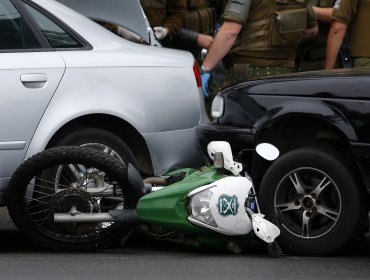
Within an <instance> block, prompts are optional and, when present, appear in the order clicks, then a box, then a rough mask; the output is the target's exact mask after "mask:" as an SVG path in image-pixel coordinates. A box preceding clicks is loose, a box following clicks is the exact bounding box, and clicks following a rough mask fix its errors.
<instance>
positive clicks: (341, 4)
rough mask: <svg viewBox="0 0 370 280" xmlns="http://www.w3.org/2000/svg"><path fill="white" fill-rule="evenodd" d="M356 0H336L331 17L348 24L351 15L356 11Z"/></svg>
mask: <svg viewBox="0 0 370 280" xmlns="http://www.w3.org/2000/svg"><path fill="white" fill-rule="evenodd" d="M358 2H359V1H358V0H337V1H336V2H335V4H334V9H333V14H332V16H331V19H332V20H334V21H338V22H341V23H343V24H345V25H347V26H348V25H350V23H351V21H352V19H353V17H354V16H355V15H356V13H357V7H358Z"/></svg>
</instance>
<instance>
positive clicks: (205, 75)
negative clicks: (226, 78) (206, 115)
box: [200, 70, 211, 98]
mask: <svg viewBox="0 0 370 280" xmlns="http://www.w3.org/2000/svg"><path fill="white" fill-rule="evenodd" d="M200 77H201V79H202V88H203V95H204V97H205V98H208V96H209V94H208V84H209V81H210V79H211V72H210V71H204V70H203V71H201V74H200Z"/></svg>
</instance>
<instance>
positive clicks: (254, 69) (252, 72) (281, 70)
mask: <svg viewBox="0 0 370 280" xmlns="http://www.w3.org/2000/svg"><path fill="white" fill-rule="evenodd" d="M225 71H226V73H225V74H224V75H223V77H222V79H223V81H222V82H221V81H217V83H216V82H215V81H213V82H211V85H210V92H209V97H208V100H207V102H206V109H207V113H208V116H210V115H211V112H210V111H211V105H212V100H213V98H214V97H215V96H216V95H217V93H218V92H219V91H220V89H221V88H223V87H226V86H229V85H232V84H235V83H239V82H243V81H248V80H253V79H258V78H262V77H268V76H273V75H280V74H288V73H293V72H295V70H294V68H288V67H274V66H273V67H269V66H253V65H250V64H245V63H235V64H234V66H233V67H230V68H229V69H227V70H225ZM213 78H214V75H213V74H212V79H213Z"/></svg>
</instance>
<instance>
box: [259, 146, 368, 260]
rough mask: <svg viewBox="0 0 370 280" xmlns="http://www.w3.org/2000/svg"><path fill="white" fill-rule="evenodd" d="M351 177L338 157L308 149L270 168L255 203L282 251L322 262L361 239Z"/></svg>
mask: <svg viewBox="0 0 370 280" xmlns="http://www.w3.org/2000/svg"><path fill="white" fill-rule="evenodd" d="M355 174H356V173H355V171H354V168H353V167H352V166H351V165H350V164H349V162H348V160H347V161H345V160H344V158H343V157H342V156H341V155H340V154H338V153H336V152H334V151H330V150H328V149H320V148H314V147H306V148H299V149H296V150H293V151H290V152H288V153H286V154H284V155H282V156H281V157H280V158H278V159H277V160H276V161H275V162H274V163H273V164H272V165H271V166H270V168H269V169H268V170H267V172H266V174H265V176H264V177H263V180H262V182H261V186H260V189H259V202H260V206H261V211H262V213H264V214H266V216H275V217H277V218H278V220H279V222H280V230H281V234H280V236H279V237H278V241H279V243H280V244H281V246H282V247H283V249H284V251H286V252H289V253H293V254H296V255H305V256H325V255H329V254H332V253H334V252H338V251H341V250H343V249H344V248H345V247H348V245H349V244H352V243H353V241H355V240H356V239H357V238H358V237H359V236H360V235H361V230H362V228H363V225H364V222H365V220H366V214H367V212H366V208H365V207H364V205H365V203H364V201H363V198H362V197H365V196H363V195H362V192H361V188H360V184H359V182H358V180H356V178H357V177H358V176H356V175H355ZM358 239H359V238H358Z"/></svg>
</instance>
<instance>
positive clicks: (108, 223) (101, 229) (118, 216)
mask: <svg viewBox="0 0 370 280" xmlns="http://www.w3.org/2000/svg"><path fill="white" fill-rule="evenodd" d="M257 152H258V153H259V154H260V155H263V156H264V157H265V158H266V159H269V160H274V159H275V158H276V157H277V156H278V154H279V152H278V151H277V149H276V148H275V147H273V146H272V145H269V144H261V145H259V146H257ZM208 154H209V157H210V158H211V159H212V160H213V162H214V164H213V165H212V166H208V167H203V168H201V169H200V170H197V169H189V168H186V169H179V170H176V171H173V172H170V173H168V174H166V176H164V177H161V178H147V179H145V180H143V179H142V178H141V176H140V174H139V172H138V171H137V170H136V169H135V168H134V167H133V166H132V165H131V164H129V165H128V166H126V165H125V164H124V163H122V162H119V161H117V160H116V159H114V158H112V157H111V156H110V155H108V154H105V153H103V152H100V151H97V150H94V149H91V148H85V147H57V148H52V149H48V150H45V151H43V152H41V153H39V154H36V155H34V156H33V157H31V158H30V159H28V160H27V161H25V162H24V163H23V164H22V165H21V166H20V167H19V168H18V169H17V170H16V172H15V173H14V175H13V176H12V178H11V180H10V183H9V200H8V201H9V203H8V210H9V214H10V216H11V218H12V219H13V221H14V223H15V224H16V226H17V227H18V228H19V229H20V230H21V231H22V232H23V233H24V234H25V235H26V236H28V237H29V238H30V239H31V240H33V241H35V242H36V243H38V244H40V245H42V246H44V247H47V248H52V249H73V250H76V249H77V250H85V249H93V248H102V247H108V246H110V245H112V244H113V243H115V242H117V240H120V239H122V237H125V236H127V235H128V234H129V233H130V232H132V230H133V229H139V230H140V231H142V232H145V233H146V234H148V235H150V236H152V237H155V238H160V239H167V240H173V241H177V242H183V243H188V244H192V245H199V246H210V247H213V248H218V249H228V250H231V251H232V252H235V253H239V252H241V251H242V250H243V249H245V248H246V247H247V246H248V244H249V242H250V240H251V238H252V236H254V235H256V236H257V237H259V238H260V239H261V240H263V241H265V242H266V243H268V244H275V243H274V241H275V238H276V237H277V236H278V235H279V234H280V230H279V228H278V227H277V226H276V225H275V224H273V223H272V222H270V221H268V220H266V219H265V218H264V215H263V214H261V213H260V211H259V207H258V201H257V197H256V193H255V190H254V187H253V184H252V180H251V179H250V178H249V176H248V174H247V173H246V172H244V173H243V166H242V164H240V163H238V162H234V160H233V156H232V152H231V148H230V145H229V144H228V143H227V142H211V143H210V144H209V145H208ZM240 174H243V175H240Z"/></svg>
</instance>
